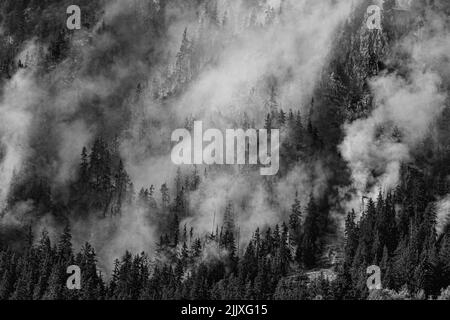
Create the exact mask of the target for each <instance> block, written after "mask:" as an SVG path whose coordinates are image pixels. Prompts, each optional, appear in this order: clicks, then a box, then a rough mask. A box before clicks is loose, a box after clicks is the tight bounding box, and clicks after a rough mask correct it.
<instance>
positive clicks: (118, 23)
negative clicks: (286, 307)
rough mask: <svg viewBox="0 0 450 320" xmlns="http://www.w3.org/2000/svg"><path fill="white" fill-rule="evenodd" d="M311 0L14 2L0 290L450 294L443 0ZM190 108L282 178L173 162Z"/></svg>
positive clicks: (57, 294) (92, 294) (30, 294)
mask: <svg viewBox="0 0 450 320" xmlns="http://www.w3.org/2000/svg"><path fill="white" fill-rule="evenodd" d="M310 2H311V1H308V0H305V1H300V2H298V3H297V2H295V1H290V0H285V1H283V0H281V1H264V0H252V1H237V0H236V1H233V0H209V1H208V0H185V1H181V0H180V1H178V0H127V1H113V0H111V1H106V0H104V1H102V0H90V1H87V0H79V1H78V3H77V5H78V6H79V7H80V8H81V12H82V16H81V21H82V28H81V30H68V29H67V28H66V19H67V14H66V9H67V7H68V6H69V5H71V4H72V3H69V2H68V1H65V0H45V1H43V0H39V1H38V0H20V1H18V0H3V1H1V3H0V138H1V139H0V204H1V205H0V300H8V299H12V300H29V299H35V300H40V299H49V300H59V299H77V300H78V299H80V300H105V299H112V300H116V299H133V300H134V299H144V300H161V299H163V300H170V299H189V300H190V299H193V300H199V299H200V300H201V299H211V300H234V299H248V300H304V299H305V300H314V299H324V300H343V299H377V300H405V299H407V300H412V299H419V300H422V299H442V300H448V299H450V220H448V216H449V213H450V211H449V210H450V204H449V203H450V202H449V201H450V200H449V198H448V196H449V193H450V180H449V178H448V177H449V176H450V148H449V142H450V140H449V138H450V127H449V123H450V106H449V99H448V96H447V93H448V92H449V89H450V68H449V67H450V66H449V65H448V61H449V59H450V56H449V51H448V47H449V45H450V32H449V31H450V30H449V27H450V21H449V16H450V4H449V3H447V1H444V0H442V1H440V0H435V1H421V2H420V3H417V2H414V1H413V4H412V5H411V6H408V7H407V8H399V7H398V6H399V3H402V2H401V1H400V2H398V1H393V0H386V1H385V2H384V4H383V3H379V2H378V1H366V0H358V1H353V2H351V3H350V1H349V2H348V3H347V4H345V1H331V0H330V1H328V0H324V1H323V3H322V4H321V5H317V4H312V3H310ZM373 4H376V5H380V6H381V7H382V11H381V12H382V14H381V23H382V26H383V28H382V29H370V28H368V27H367V24H366V21H367V19H368V17H369V16H370V12H368V11H367V8H368V7H369V6H370V5H373ZM317 6H318V7H317ZM297 14H299V15H301V17H302V18H304V20H305V21H306V22H305V25H302V24H301V23H302V22H295V23H300V26H302V27H303V28H305V29H306V30H307V31H306V32H307V33H305V34H303V33H302V34H300V35H297V33H296V32H300V31H293V30H291V29H292V28H291V27H290V26H292V24H293V23H294V22H293V21H297V20H302V19H297V18H298V17H297V16H296V15H297ZM322 14H323V15H324V16H322V18H327V19H328V20H327V22H326V23H325V22H324V23H323V24H322V25H321V26H320V27H319V26H317V25H312V26H311V24H313V23H316V24H317V23H319V22H320V19H317V18H318V17H321V15H322ZM323 21H325V20H323ZM297 26H298V25H295V27H297ZM308 26H309V27H308ZM284 32H285V33H286V34H283V33H284ZM290 32H293V33H292V34H291V33H290ZM292 35H295V37H293V39H292V40H291V39H286V38H289V37H290V36H292ZM267 39H270V40H271V41H273V43H266V40H267ZM302 42H305V43H306V44H302ZM241 47H244V49H242V48H241ZM284 47H289V48H288V49H285V48H284ZM255 48H256V49H255ZM430 48H433V49H430ZM251 50H254V51H255V52H256V55H255V56H252V57H251V58H250V59H249V60H245V59H244V58H242V59H243V61H237V60H236V57H241V54H242V52H244V53H245V52H246V51H251ZM265 50H268V51H273V52H274V53H273V55H274V57H272V56H270V55H271V53H267V55H269V57H266V56H265V54H266V53H265V52H264V51H265ZM291 50H292V51H291ZM427 50H428V51H427ZM252 53H253V52H252ZM297 54H298V55H299V57H298V58H297V57H293V56H296V55H297ZM261 56H263V58H261ZM253 59H254V60H256V61H257V62H255V63H252V60H253ZM247 65H248V66H247ZM311 65H313V67H311ZM244 68H248V69H244ZM296 69H298V70H299V71H298V70H296ZM255 70H257V71H255ZM241 73H245V74H244V75H241ZM254 74H256V75H254ZM300 88H301V90H300ZM213 89H214V91H217V92H218V93H211V90H213ZM298 91H302V93H301V94H300V93H298ZM228 95H229V96H228ZM223 100H225V101H223ZM241 104H242V107H239V106H237V105H241ZM211 119H213V120H211ZM195 120H205V121H209V125H212V126H214V125H215V126H216V127H227V126H228V127H233V128H244V129H249V128H255V129H258V128H265V129H268V130H269V131H270V130H274V129H279V130H280V132H281V137H282V138H281V146H280V151H279V152H280V171H279V173H278V175H276V176H273V177H272V176H271V177H262V176H259V175H258V172H259V171H258V170H257V169H258V168H257V167H256V166H252V165H237V166H235V168H224V167H220V166H217V165H214V166H204V165H198V166H196V165H194V166H180V167H174V168H172V167H171V168H170V169H168V167H167V166H166V163H168V162H170V156H167V155H168V154H169V153H170V147H171V145H170V132H171V130H172V129H175V128H177V127H184V128H186V129H188V130H192V125H193V122H194V121H195ZM148 167H151V168H150V169H151V170H150V169H148ZM147 169H148V170H150V173H147ZM71 265H77V266H79V267H80V268H81V289H80V290H69V289H68V288H67V287H66V281H67V278H68V274H67V273H66V270H67V267H69V266H71ZM371 265H376V266H379V268H380V270H381V283H382V289H379V290H369V288H368V286H367V279H368V277H369V275H368V274H367V273H366V270H367V268H368V267H369V266H371Z"/></svg>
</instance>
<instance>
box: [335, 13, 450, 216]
mask: <svg viewBox="0 0 450 320" xmlns="http://www.w3.org/2000/svg"><path fill="white" fill-rule="evenodd" d="M418 35H419V36H418ZM449 45H450V36H449V34H448V32H446V31H445V29H444V25H443V21H442V20H441V18H440V17H438V16H435V15H430V16H428V17H427V21H426V23H425V26H424V27H423V28H421V29H420V30H419V31H418V32H411V34H410V35H409V36H408V37H406V38H405V39H403V40H402V42H401V43H399V44H398V47H399V50H400V51H401V52H403V53H406V54H407V55H408V56H409V57H408V59H405V61H403V62H404V63H406V64H407V68H408V72H407V76H404V75H398V74H382V75H380V76H378V77H375V78H374V79H372V81H371V82H370V86H371V90H372V93H373V95H374V106H375V108H374V110H373V111H372V113H371V114H370V116H369V117H368V118H367V119H358V120H356V121H354V122H353V123H349V124H347V125H346V126H345V132H346V137H345V139H344V141H343V143H342V144H341V145H340V151H341V154H342V156H343V157H344V159H345V160H346V161H347V162H348V164H349V166H350V168H351V170H352V178H353V187H354V188H355V189H356V190H357V191H356V195H355V197H354V198H353V199H352V200H351V201H350V202H349V203H348V208H347V209H348V210H350V209H359V206H358V204H360V203H361V202H360V199H361V197H362V196H369V197H376V193H377V192H378V191H379V190H380V189H382V190H389V189H391V188H393V187H395V186H396V185H397V184H398V179H399V169H400V165H401V163H404V162H408V160H409V159H410V156H411V151H412V150H414V149H415V148H416V147H417V146H418V144H419V143H420V142H422V141H423V139H424V138H425V137H426V136H427V135H428V134H430V133H432V126H433V123H434V121H435V120H436V119H437V118H438V116H439V115H440V114H441V112H442V110H443V109H444V108H445V103H446V99H447V95H446V93H445V91H444V90H442V85H443V83H445V82H446V81H448V79H450V78H449V77H448V75H449V71H450V69H449V67H448V64H446V63H445V61H446V60H447V59H449V58H450V55H449V52H450V51H449V50H448V48H449ZM395 59H396V58H395V57H394V60H395Z"/></svg>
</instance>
